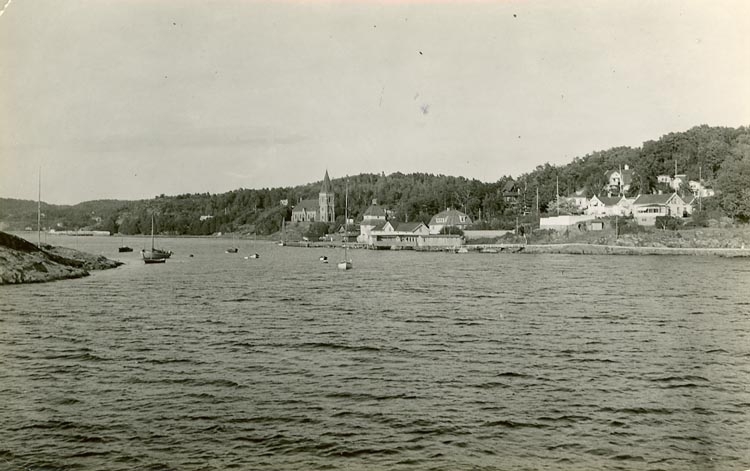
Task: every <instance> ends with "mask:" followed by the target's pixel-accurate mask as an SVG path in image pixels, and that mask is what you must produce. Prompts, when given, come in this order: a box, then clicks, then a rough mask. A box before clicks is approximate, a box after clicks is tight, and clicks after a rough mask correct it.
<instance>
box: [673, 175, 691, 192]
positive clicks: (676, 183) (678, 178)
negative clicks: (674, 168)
mask: <svg viewBox="0 0 750 471" xmlns="http://www.w3.org/2000/svg"><path fill="white" fill-rule="evenodd" d="M687 181H688V179H687V175H685V174H684V173H682V174H677V175H675V176H674V178H673V179H672V182H671V183H670V184H669V186H670V187H671V188H672V189H673V190H674V191H679V190H680V187H681V186H682V185H684V184H685V183H687Z"/></svg>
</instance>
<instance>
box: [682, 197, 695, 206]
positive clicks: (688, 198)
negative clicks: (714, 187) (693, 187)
mask: <svg viewBox="0 0 750 471" xmlns="http://www.w3.org/2000/svg"><path fill="white" fill-rule="evenodd" d="M682 201H684V202H685V204H692V203H693V201H695V196H694V195H687V196H683V197H682Z"/></svg>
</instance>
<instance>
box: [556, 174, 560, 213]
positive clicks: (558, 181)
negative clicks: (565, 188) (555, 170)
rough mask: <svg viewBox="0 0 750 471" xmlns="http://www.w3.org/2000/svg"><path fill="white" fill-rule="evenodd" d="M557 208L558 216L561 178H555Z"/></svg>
mask: <svg viewBox="0 0 750 471" xmlns="http://www.w3.org/2000/svg"><path fill="white" fill-rule="evenodd" d="M555 206H557V215H558V216H559V215H560V177H559V176H555Z"/></svg>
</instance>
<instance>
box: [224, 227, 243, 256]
mask: <svg viewBox="0 0 750 471" xmlns="http://www.w3.org/2000/svg"><path fill="white" fill-rule="evenodd" d="M239 250H240V249H239V248H238V247H237V243H236V242H235V241H234V232H233V233H232V247H229V248H228V249H227V250H226V253H237V252H239Z"/></svg>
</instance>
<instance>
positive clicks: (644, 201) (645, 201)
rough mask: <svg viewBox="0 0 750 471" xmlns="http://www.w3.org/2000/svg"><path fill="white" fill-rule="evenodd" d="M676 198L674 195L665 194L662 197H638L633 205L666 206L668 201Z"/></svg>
mask: <svg viewBox="0 0 750 471" xmlns="http://www.w3.org/2000/svg"><path fill="white" fill-rule="evenodd" d="M675 196H677V194H676V193H666V194H662V195H640V196H639V197H638V198H636V199H635V201H634V202H633V204H634V205H635V204H637V205H641V206H644V205H650V204H667V203H669V200H671V199H672V198H674V197H675Z"/></svg>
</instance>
